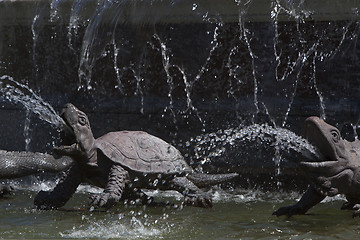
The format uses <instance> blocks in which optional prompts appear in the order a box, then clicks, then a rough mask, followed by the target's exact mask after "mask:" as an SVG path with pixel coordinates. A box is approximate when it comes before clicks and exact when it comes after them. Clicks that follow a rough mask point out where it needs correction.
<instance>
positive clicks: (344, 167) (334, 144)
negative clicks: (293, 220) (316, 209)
mask: <svg viewBox="0 0 360 240" xmlns="http://www.w3.org/2000/svg"><path fill="white" fill-rule="evenodd" d="M305 134H306V137H307V138H308V140H309V141H310V143H312V144H313V145H314V146H316V147H317V148H318V149H319V151H320V153H321V154H322V155H323V156H322V159H320V160H321V161H316V162H310V161H304V162H300V167H301V168H302V169H303V170H304V172H305V173H306V174H307V175H308V176H309V178H310V180H311V182H312V184H311V185H310V187H309V188H308V189H307V191H306V192H305V194H304V195H303V196H302V198H301V199H300V201H299V202H297V203H296V204H294V205H291V206H287V207H281V208H280V209H278V210H277V211H275V212H274V213H273V215H276V216H281V215H286V216H288V217H290V216H292V215H294V214H305V213H306V212H307V211H308V210H309V209H310V208H311V207H313V206H315V205H316V204H318V203H320V202H321V201H322V200H323V199H324V198H325V197H326V196H335V195H337V194H344V195H345V196H346V199H347V200H348V202H346V203H344V204H343V206H342V208H341V209H351V210H354V214H353V216H360V141H359V140H355V141H353V142H349V141H347V140H344V139H342V138H341V136H340V132H339V130H338V129H337V128H336V127H334V126H331V125H329V124H327V123H326V122H325V121H323V120H322V119H320V118H318V117H309V118H307V119H306V120H305Z"/></svg>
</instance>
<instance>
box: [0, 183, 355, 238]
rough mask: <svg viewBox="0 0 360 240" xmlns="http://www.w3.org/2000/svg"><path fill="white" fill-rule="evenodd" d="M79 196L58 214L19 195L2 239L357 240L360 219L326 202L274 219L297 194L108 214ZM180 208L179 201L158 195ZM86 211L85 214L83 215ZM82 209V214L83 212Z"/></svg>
mask: <svg viewBox="0 0 360 240" xmlns="http://www.w3.org/2000/svg"><path fill="white" fill-rule="evenodd" d="M89 194H90V193H88V192H87V191H80V192H78V193H76V194H75V196H74V197H73V198H72V199H71V201H70V202H69V203H68V204H67V205H66V206H65V207H66V209H63V210H56V211H39V210H35V209H33V203H32V202H33V198H34V196H35V195H36V191H33V190H24V189H21V190H19V189H18V190H16V191H15V193H14V194H13V195H12V196H10V197H8V198H5V199H2V200H1V201H0V211H1V212H0V214H1V216H2V217H1V218H0V231H1V238H2V239H60V238H70V239H78V238H80V239H357V238H358V235H359V233H360V219H358V218H355V219H353V218H352V217H351V216H352V213H351V212H349V211H341V210H340V209H339V208H340V207H341V204H342V202H343V201H344V199H343V198H341V197H340V198H335V199H334V198H332V199H330V198H329V199H325V201H324V202H323V203H321V204H319V205H317V206H315V207H314V208H313V209H311V210H310V211H309V214H308V215H304V216H295V217H291V218H290V219H287V218H285V217H275V216H272V215H271V213H272V212H273V211H274V210H276V209H277V208H279V207H280V206H284V205H288V204H292V203H294V202H295V201H296V199H297V198H298V197H299V196H300V195H299V194H297V193H278V192H261V191H251V190H237V191H235V192H234V193H232V194H229V193H224V192H222V191H215V190H214V191H213V197H214V202H215V203H214V207H213V208H212V209H210V210H209V209H201V208H194V207H183V208H182V207H177V208H174V207H143V206H131V205H130V204H127V205H124V204H119V205H118V206H116V207H115V208H113V209H111V210H110V211H108V212H105V211H93V212H90V211H88V210H84V209H83V207H85V206H86V199H87V197H88V196H89ZM155 197H156V199H157V200H159V201H161V200H163V201H165V200H170V201H171V202H174V203H180V201H179V200H181V199H180V198H179V195H177V194H175V193H172V192H169V193H155ZM80 208H82V209H80ZM79 209H80V210H79Z"/></svg>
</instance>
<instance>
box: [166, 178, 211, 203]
mask: <svg viewBox="0 0 360 240" xmlns="http://www.w3.org/2000/svg"><path fill="white" fill-rule="evenodd" d="M170 186H171V188H172V189H174V190H176V191H178V192H180V193H182V194H183V195H184V197H185V200H184V203H185V205H188V206H194V207H203V208H211V207H212V200H211V197H210V196H209V195H208V194H206V193H205V192H203V191H201V190H200V188H198V187H197V186H196V185H195V184H194V183H193V182H191V181H190V180H189V179H187V178H186V177H174V179H172V180H171V182H170Z"/></svg>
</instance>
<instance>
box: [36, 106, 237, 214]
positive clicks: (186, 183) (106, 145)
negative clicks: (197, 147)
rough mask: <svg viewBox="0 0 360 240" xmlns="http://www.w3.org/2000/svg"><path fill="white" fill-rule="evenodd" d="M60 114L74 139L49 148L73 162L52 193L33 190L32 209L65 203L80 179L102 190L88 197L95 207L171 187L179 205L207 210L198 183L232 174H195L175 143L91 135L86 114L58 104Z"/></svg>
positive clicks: (123, 134) (144, 136) (122, 134)
mask: <svg viewBox="0 0 360 240" xmlns="http://www.w3.org/2000/svg"><path fill="white" fill-rule="evenodd" d="M61 117H62V118H63V119H64V120H65V122H66V124H67V125H68V126H69V127H70V129H72V132H73V134H74V135H75V139H76V142H75V143H74V144H72V145H70V146H60V147H57V148H55V149H54V151H55V152H56V153H57V154H60V155H68V156H71V157H72V158H73V159H74V162H75V164H74V165H73V166H72V167H71V168H70V169H69V170H68V172H67V174H66V175H65V177H64V178H62V179H61V180H60V182H59V183H58V185H57V186H56V187H55V188H54V189H53V190H52V191H50V192H45V191H41V192H39V193H38V195H37V196H36V197H35V200H34V204H35V205H36V206H37V207H38V208H41V209H52V208H59V207H61V206H63V205H65V203H66V202H67V201H68V200H69V199H70V198H71V196H72V195H73V193H74V192H75V191H76V189H77V187H78V185H79V184H80V183H82V182H87V183H90V184H92V185H95V186H98V187H101V188H104V190H103V192H102V193H99V194H94V195H92V196H91V197H90V198H89V204H90V205H91V206H92V207H95V208H101V207H104V208H110V207H112V206H114V205H115V204H116V203H117V202H119V201H120V200H122V199H129V200H138V201H139V200H141V202H142V203H143V204H146V203H148V202H149V201H151V199H150V198H149V197H148V196H146V195H145V194H144V193H143V192H141V190H140V189H141V188H150V189H163V190H177V191H179V192H180V193H182V194H183V195H184V197H185V200H184V203H185V205H191V206H198V207H204V208H210V207H212V200H211V197H210V196H209V195H208V194H206V193H205V192H203V191H202V190H200V188H199V187H204V186H211V185H215V184H219V183H222V182H224V181H227V180H230V179H232V178H234V177H236V176H238V174H236V173H229V174H201V173H196V172H194V171H193V169H192V168H190V167H189V166H188V164H187V163H186V162H185V160H184V158H183V156H182V155H181V153H180V152H179V151H178V150H177V149H176V148H175V147H173V146H172V145H170V144H168V143H166V142H165V141H163V140H161V139H160V138H157V137H155V136H152V135H150V134H148V133H146V132H142V131H119V132H110V133H107V134H105V135H103V136H102V137H100V138H97V139H95V138H94V137H93V134H92V131H91V128H90V124H89V120H88V118H87V116H86V114H85V113H83V112H82V111H80V110H79V109H77V108H76V107H75V106H74V105H72V104H70V103H68V104H66V105H65V106H64V108H63V110H62V113H61Z"/></svg>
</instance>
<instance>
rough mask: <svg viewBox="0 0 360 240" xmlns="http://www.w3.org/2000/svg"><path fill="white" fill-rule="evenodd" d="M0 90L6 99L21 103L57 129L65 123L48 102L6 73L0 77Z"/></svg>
mask: <svg viewBox="0 0 360 240" xmlns="http://www.w3.org/2000/svg"><path fill="white" fill-rule="evenodd" d="M0 92H1V93H2V94H3V96H4V97H5V98H6V99H7V100H9V101H11V102H14V103H21V104H22V105H23V106H24V107H25V108H26V109H27V110H29V111H31V112H33V113H34V114H36V115H38V116H39V118H40V119H42V120H44V121H46V122H48V123H50V124H51V125H53V126H55V127H57V128H59V129H61V128H62V127H63V126H64V125H65V122H64V120H63V119H62V118H61V117H60V116H59V115H58V114H57V113H56V111H55V110H54V109H53V107H52V106H51V105H50V104H49V103H47V102H45V101H44V100H43V99H42V98H41V97H39V96H38V95H36V94H35V93H34V92H33V90H31V89H30V88H29V87H28V86H26V85H23V84H21V83H18V82H16V81H15V80H14V79H13V78H12V77H10V76H7V75H3V76H1V77H0Z"/></svg>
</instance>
